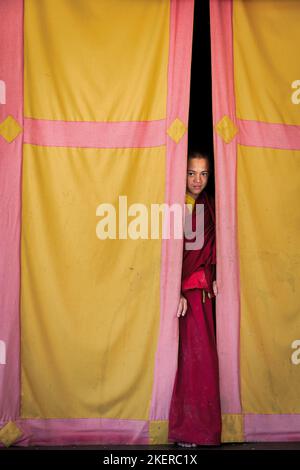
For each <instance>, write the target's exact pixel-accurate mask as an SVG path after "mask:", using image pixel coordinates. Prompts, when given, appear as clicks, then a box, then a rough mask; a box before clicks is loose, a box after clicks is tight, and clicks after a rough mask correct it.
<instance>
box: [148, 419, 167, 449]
mask: <svg viewBox="0 0 300 470" xmlns="http://www.w3.org/2000/svg"><path fill="white" fill-rule="evenodd" d="M168 431H169V422H168V421H150V423H149V438H150V445H155V444H167V443H168Z"/></svg>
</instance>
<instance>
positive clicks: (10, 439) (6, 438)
mask: <svg viewBox="0 0 300 470" xmlns="http://www.w3.org/2000/svg"><path fill="white" fill-rule="evenodd" d="M22 434H23V433H22V431H21V429H19V428H18V426H17V425H16V424H15V423H13V422H12V421H9V422H8V423H7V424H6V425H5V426H3V428H1V429H0V441H1V442H2V444H4V445H5V447H9V446H10V445H12V444H13V443H14V442H16V440H17V439H19V437H21V436H22Z"/></svg>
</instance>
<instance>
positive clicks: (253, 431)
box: [244, 414, 300, 442]
mask: <svg viewBox="0 0 300 470" xmlns="http://www.w3.org/2000/svg"><path fill="white" fill-rule="evenodd" d="M244 426H245V430H244V433H245V441H246V442H253V441H254V442H255V441H256V442H259V441H264V442H267V441H273V442H280V441H282V442H283V441H285V442H286V441H300V414H280V415H277V414H276V415H275V414H260V415H256V414H246V415H244Z"/></svg>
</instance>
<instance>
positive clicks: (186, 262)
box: [169, 192, 221, 445]
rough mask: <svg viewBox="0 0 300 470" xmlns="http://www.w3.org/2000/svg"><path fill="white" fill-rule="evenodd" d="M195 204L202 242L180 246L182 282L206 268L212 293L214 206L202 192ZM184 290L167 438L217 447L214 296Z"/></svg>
mask: <svg viewBox="0 0 300 470" xmlns="http://www.w3.org/2000/svg"><path fill="white" fill-rule="evenodd" d="M196 203H198V204H199V203H201V204H204V245H203V247H202V248H201V249H198V250H190V251H187V250H185V249H184V253H183V266H182V281H183V282H184V281H188V280H189V278H190V276H191V275H193V274H194V273H195V272H199V271H201V270H203V269H204V272H205V278H206V281H207V285H208V288H206V289H205V291H206V294H207V292H210V293H211V292H212V282H213V279H214V272H215V262H216V261H215V256H216V255H215V219H214V205H213V201H212V200H210V199H209V197H208V195H207V194H206V193H205V192H203V193H201V194H200V196H199V197H198V199H197V201H196ZM193 219H195V210H194V211H193ZM194 228H195V220H193V229H194ZM185 241H186V240H185ZM202 273H203V271H202ZM194 277H195V276H194ZM182 294H183V295H184V297H185V298H186V299H187V304H188V308H187V312H186V314H185V316H184V317H180V319H179V354H178V369H177V373H176V378H175V383H174V390H173V395H172V401H171V408H170V416H169V439H170V440H171V441H175V442H190V443H195V444H199V445H201V444H202V445H218V444H220V439H221V410H220V396H219V372H218V356H217V349H216V340H215V331H214V320H213V306H212V300H211V298H209V297H208V295H206V296H205V302H203V289H200V288H188V289H187V290H186V282H185V290H184V291H183V292H182Z"/></svg>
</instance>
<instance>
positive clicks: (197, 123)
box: [188, 0, 215, 194]
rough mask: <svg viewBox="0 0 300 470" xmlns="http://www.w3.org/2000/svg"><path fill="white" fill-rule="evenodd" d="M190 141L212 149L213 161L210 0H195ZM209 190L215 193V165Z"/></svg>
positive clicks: (191, 146)
mask: <svg viewBox="0 0 300 470" xmlns="http://www.w3.org/2000/svg"><path fill="white" fill-rule="evenodd" d="M188 145H189V150H200V151H201V152H204V153H208V154H209V156H210V157H211V160H212V164H213V120H212V85H211V50H210V22H209V0H195V12H194V30H193V49H192V68H191V90H190V110H189V143H188ZM207 190H208V191H209V192H210V193H211V194H214V190H215V188H214V168H212V172H211V177H210V181H209V184H208V186H207Z"/></svg>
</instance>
